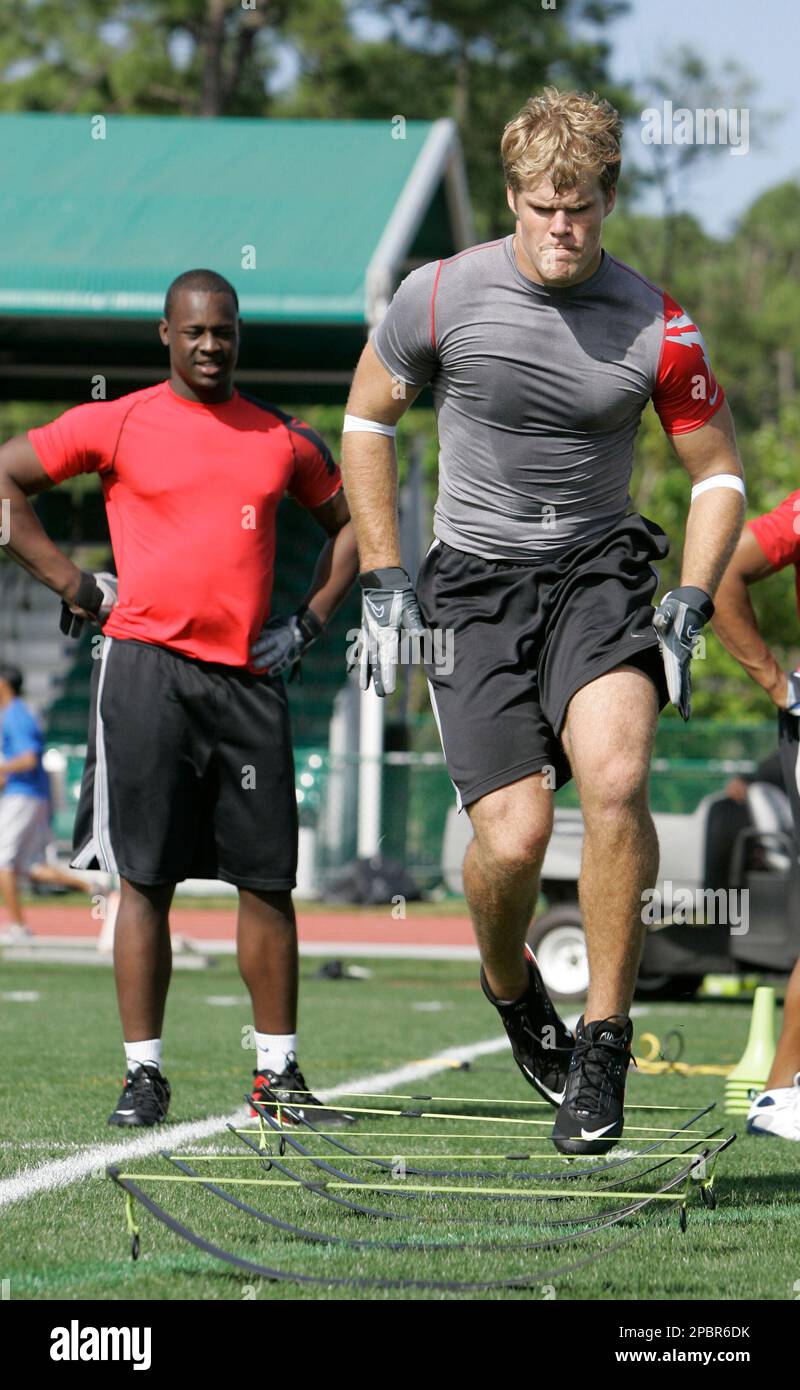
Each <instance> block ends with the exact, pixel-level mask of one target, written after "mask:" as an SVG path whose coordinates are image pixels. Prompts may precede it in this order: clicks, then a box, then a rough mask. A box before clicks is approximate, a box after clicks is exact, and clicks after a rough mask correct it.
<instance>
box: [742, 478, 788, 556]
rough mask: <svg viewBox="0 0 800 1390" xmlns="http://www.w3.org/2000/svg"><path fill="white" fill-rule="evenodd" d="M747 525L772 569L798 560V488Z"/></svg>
mask: <svg viewBox="0 0 800 1390" xmlns="http://www.w3.org/2000/svg"><path fill="white" fill-rule="evenodd" d="M748 525H749V527H750V530H751V531H752V532H753V535H754V536H755V538H756V540H757V541H758V544H759V545H760V546H761V549H762V550H763V552H764V554H765V555H766V557H767V559H768V560H769V563H770V564H771V565H772V568H773V569H776V570H780V569H783V568H784V567H785V566H786V565H798V564H800V491H798V492H790V493H789V496H788V497H785V498H784V499H783V501H782V502H779V503H778V505H777V507H774V508H773V510H772V511H771V512H766V513H765V514H764V516H758V517H756V519H755V521H750V522H748Z"/></svg>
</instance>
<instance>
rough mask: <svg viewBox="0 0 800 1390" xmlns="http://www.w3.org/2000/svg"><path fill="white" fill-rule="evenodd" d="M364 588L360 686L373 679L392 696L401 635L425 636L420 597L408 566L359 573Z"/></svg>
mask: <svg viewBox="0 0 800 1390" xmlns="http://www.w3.org/2000/svg"><path fill="white" fill-rule="evenodd" d="M359 582H360V584H361V588H362V590H363V602H362V617H361V656H360V661H359V685H360V686H361V689H362V690H366V689H367V688H368V686H369V683H370V680H371V681H372V684H373V686H374V688H375V694H376V695H391V693H392V691H393V690H394V689H395V686H396V685H397V667H398V665H399V664H400V634H401V633H402V632H408V633H409V634H410V635H412V636H416V637H421V636H422V634H423V633H424V631H425V627H424V624H423V621H422V614H421V613H420V611H419V604H418V603H417V596H416V594H415V593H414V589H413V586H412V583H411V580H410V578H409V576H408V575H407V574H406V572H405V570H404V569H400V568H399V567H394V568H390V569H380V570H367V571H366V573H364V574H360V575H359Z"/></svg>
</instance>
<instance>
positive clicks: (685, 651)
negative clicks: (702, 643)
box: [653, 584, 714, 719]
mask: <svg viewBox="0 0 800 1390" xmlns="http://www.w3.org/2000/svg"><path fill="white" fill-rule="evenodd" d="M713 613H714V604H713V601H712V599H711V598H710V596H709V595H708V594H707V593H706V592H705V590H704V589H698V588H695V586H694V585H693V584H684V585H682V586H681V587H680V588H678V589H672V590H671V591H670V593H668V594H665V595H664V597H663V599H662V600H661V602H660V604H659V605H658V607H657V609H656V611H655V613H654V614H653V627H654V628H655V630H656V632H657V633H658V644H659V647H660V648H661V658H662V660H663V662H664V672H665V674H666V678H667V689H668V691H669V698H670V700H671V701H672V703H673V705H674V706H675V708H676V709H677V710H678V712H679V714H680V715H681V718H682V719H688V718H689V716H690V714H691V712H692V679H691V672H690V663H691V660H692V653H693V651H694V647H695V643H696V642H697V639H698V637H699V636H700V633H701V632H702V630H703V628H704V627H705V625H706V623H707V622H708V621H709V619H710V618H711V617H712V615H713Z"/></svg>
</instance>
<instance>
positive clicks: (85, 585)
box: [59, 570, 117, 637]
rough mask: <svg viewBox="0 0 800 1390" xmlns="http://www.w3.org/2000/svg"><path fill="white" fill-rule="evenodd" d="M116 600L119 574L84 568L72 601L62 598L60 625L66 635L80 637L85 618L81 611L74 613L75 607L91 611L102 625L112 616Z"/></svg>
mask: <svg viewBox="0 0 800 1390" xmlns="http://www.w3.org/2000/svg"><path fill="white" fill-rule="evenodd" d="M116 602H117V576H116V575H115V574H108V573H106V572H105V571H104V572H102V573H101V574H90V573H89V571H88V570H83V571H82V572H81V577H80V582H79V584H78V588H77V590H76V592H75V596H74V598H73V599H72V600H71V602H70V603H67V602H66V601H65V600H64V599H62V600H61V617H60V619H59V627H60V629H61V631H62V632H63V634H64V636H65V637H80V635H81V633H82V632H83V623H84V619H83V617H82V616H81V615H80V614H79V613H73V611H72V610H73V608H83V609H84V610H85V612H87V613H91V614H92V615H93V617H94V618H95V619H96V620H97V622H98V624H99V625H100V627H102V626H103V624H104V623H105V621H106V619H107V618H109V617H110V615H111V610H112V608H113V607H114V605H115V603H116Z"/></svg>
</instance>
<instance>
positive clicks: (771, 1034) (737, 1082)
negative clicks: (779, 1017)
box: [725, 985, 775, 1115]
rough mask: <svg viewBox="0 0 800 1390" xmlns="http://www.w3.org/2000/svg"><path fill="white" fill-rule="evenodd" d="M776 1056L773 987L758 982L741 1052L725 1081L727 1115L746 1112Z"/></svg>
mask: <svg viewBox="0 0 800 1390" xmlns="http://www.w3.org/2000/svg"><path fill="white" fill-rule="evenodd" d="M774 1057H775V990H774V989H773V988H772V987H771V986H770V985H759V987H758V989H757V990H756V992H755V995H754V997H753V1014H752V1017H751V1019H750V1033H749V1036H748V1039H747V1047H746V1048H745V1050H744V1056H743V1057H742V1059H741V1061H740V1062H738V1063H737V1064H736V1066H735V1067H734V1069H733V1071H732V1072H731V1074H730V1076H729V1077H728V1080H727V1081H726V1083H725V1109H726V1110H727V1112H728V1114H729V1115H746V1114H747V1111H748V1110H749V1109H750V1103H751V1101H752V1099H753V1097H754V1096H756V1095H758V1093H759V1092H760V1091H763V1089H764V1087H765V1085H766V1082H767V1077H768V1076H769V1073H770V1068H771V1067H772V1063H773V1060H774Z"/></svg>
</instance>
